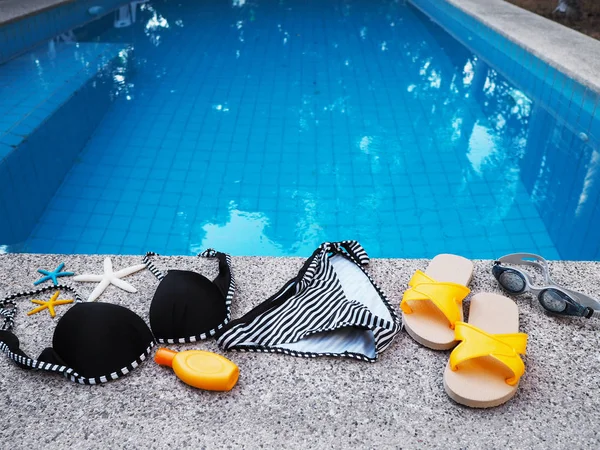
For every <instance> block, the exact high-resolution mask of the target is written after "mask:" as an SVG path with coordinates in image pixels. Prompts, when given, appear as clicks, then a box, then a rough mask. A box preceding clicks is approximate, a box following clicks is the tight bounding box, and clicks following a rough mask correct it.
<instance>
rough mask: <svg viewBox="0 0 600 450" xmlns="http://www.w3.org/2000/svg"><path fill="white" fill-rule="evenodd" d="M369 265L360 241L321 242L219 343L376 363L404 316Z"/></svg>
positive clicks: (235, 347) (232, 325)
mask: <svg viewBox="0 0 600 450" xmlns="http://www.w3.org/2000/svg"><path fill="white" fill-rule="evenodd" d="M368 263H369V257H368V256H367V253H366V252H365V250H364V249H363V248H362V247H361V245H360V244H359V243H358V242H356V241H342V242H334V243H330V242H326V243H324V244H321V246H319V248H317V249H316V250H315V251H314V253H313V254H312V256H311V257H310V258H309V259H308V260H307V261H306V262H305V264H304V266H303V267H302V269H301V270H300V272H299V273H298V275H297V276H296V277H295V278H294V279H292V280H290V281H288V282H287V283H286V284H285V286H284V287H283V288H282V289H281V290H280V291H279V292H277V293H276V294H275V295H273V296H272V297H271V298H269V299H268V300H266V301H265V302H263V303H262V304H260V305H259V306H257V307H256V308H254V309H253V310H251V311H250V312H248V313H247V314H246V315H244V316H243V317H241V318H239V319H237V320H234V321H232V322H230V323H229V324H228V325H226V326H225V328H224V329H223V330H222V332H221V333H220V334H219V336H218V340H217V342H218V344H219V345H220V346H221V347H222V348H223V349H225V350H238V351H252V352H280V353H285V354H288V355H294V356H302V357H314V356H344V357H350V358H356V359H361V360H366V361H371V362H372V361H375V360H376V359H377V356H378V355H379V353H380V352H383V351H384V350H385V349H386V348H387V347H389V345H390V344H391V343H392V340H393V339H394V337H395V336H396V334H397V333H398V331H399V330H400V320H399V318H398V316H397V314H396V312H395V311H394V309H393V308H392V307H391V305H390V303H389V302H388V300H387V298H386V296H385V294H384V293H383V292H382V291H381V289H380V288H379V287H378V286H377V285H376V284H375V282H374V281H373V280H372V279H371V277H370V276H369V275H368V274H367V272H366V271H365V270H364V269H363V266H364V265H367V264H368Z"/></svg>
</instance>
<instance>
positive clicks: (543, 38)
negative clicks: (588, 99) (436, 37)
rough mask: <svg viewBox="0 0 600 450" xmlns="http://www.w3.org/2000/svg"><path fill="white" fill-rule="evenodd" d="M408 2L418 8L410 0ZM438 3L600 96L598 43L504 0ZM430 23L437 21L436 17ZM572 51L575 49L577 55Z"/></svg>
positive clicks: (464, 0)
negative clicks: (472, 19)
mask: <svg viewBox="0 0 600 450" xmlns="http://www.w3.org/2000/svg"><path fill="white" fill-rule="evenodd" d="M409 1H410V3H411V4H412V5H413V6H415V7H416V8H419V7H418V5H417V4H416V3H415V2H414V1H412V0H409ZM440 1H444V2H446V3H449V4H450V5H452V6H454V7H456V8H457V9H459V10H461V11H463V12H464V13H466V14H468V15H470V16H472V17H474V18H475V19H477V20H478V21H480V22H481V23H483V24H484V25H486V26H487V27H489V28H491V29H492V30H494V31H496V32H497V33H499V34H501V35H502V36H504V37H505V38H507V39H509V40H510V41H512V42H514V43H515V44H517V45H519V46H521V47H522V48H524V49H525V50H527V51H528V52H530V53H532V54H533V55H535V56H537V57H538V58H540V59H542V60H543V61H545V62H546V63H548V64H550V65H551V66H553V67H554V68H556V69H558V70H560V71H561V72H563V73H565V74H566V75H568V76H569V77H571V78H572V79H574V80H576V81H578V82H579V83H581V84H582V85H584V86H586V87H588V88H590V89H592V90H594V91H596V92H598V93H600V41H599V40H596V39H594V38H591V37H589V36H587V35H585V34H583V33H580V32H578V31H575V30H573V29H571V28H568V27H566V26H564V25H561V24H559V23H557V22H554V21H552V20H550V19H547V18H545V17H542V16H540V15H538V14H535V13H533V12H531V11H528V10H525V9H523V8H520V7H518V6H516V5H513V4H512V3H508V2H506V1H504V0H440ZM419 9H420V8H419ZM432 20H433V21H434V22H438V23H439V22H440V21H438V20H436V18H432ZM442 27H443V24H442ZM573 49H577V52H574V51H573Z"/></svg>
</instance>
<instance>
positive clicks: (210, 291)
mask: <svg viewBox="0 0 600 450" xmlns="http://www.w3.org/2000/svg"><path fill="white" fill-rule="evenodd" d="M152 255H153V254H148V255H146V257H145V258H144V261H145V263H146V264H147V265H148V267H149V268H150V270H151V271H152V273H154V275H155V276H157V277H158V278H159V279H160V280H161V282H160V283H159V286H158V288H157V290H156V292H155V294H154V298H153V299H152V304H151V307H150V323H151V327H152V330H155V332H154V334H153V332H152V331H151V330H150V328H149V327H148V325H147V324H146V322H144V320H142V319H141V318H140V317H139V316H138V315H137V314H135V313H134V312H132V311H131V310H129V309H127V308H125V307H123V306H119V305H114V304H111V303H102V302H94V303H88V302H83V301H82V299H81V297H80V296H79V295H78V294H77V293H76V292H75V291H74V290H73V288H71V287H70V286H66V285H59V286H47V287H44V288H41V289H37V290H34V291H29V292H22V293H18V294H13V295H10V296H8V297H7V298H5V299H4V300H3V301H2V302H0V316H2V317H4V318H5V319H4V326H3V330H2V331H0V350H2V351H4V352H5V353H6V354H7V355H8V357H9V358H11V359H12V360H14V361H15V362H16V363H17V364H18V365H19V366H20V367H23V368H25V369H41V370H44V371H48V372H57V373H62V374H63V375H64V376H66V377H67V378H69V379H70V380H71V381H74V382H78V383H81V384H98V383H103V382H106V381H109V380H114V379H117V378H119V377H121V376H123V375H126V374H128V373H129V372H131V371H132V370H133V369H135V368H136V367H138V365H139V364H140V363H141V362H142V361H144V360H145V359H146V358H147V357H148V355H149V354H150V352H151V351H152V347H153V346H154V344H155V340H156V341H158V342H181V343H184V342H193V341H195V340H198V339H205V338H206V337H209V336H212V335H214V334H215V333H216V331H217V330H218V329H220V328H222V327H223V326H224V325H225V324H226V323H227V322H228V321H229V320H230V306H231V300H232V298H233V292H234V287H235V285H234V281H233V277H232V275H231V270H230V260H229V255H226V254H223V253H219V252H214V251H209V252H205V253H204V254H202V255H200V256H205V257H213V256H214V257H216V258H217V259H218V260H219V275H218V276H217V278H216V279H215V282H214V283H213V282H211V281H210V280H208V279H207V278H205V277H204V276H202V275H200V274H197V273H195V272H191V271H181V270H175V271H169V272H168V274H167V275H166V276H164V275H163V274H162V273H161V272H160V271H159V270H158V269H157V268H156V267H155V266H154V265H153V264H152V263H151V262H150V261H149V257H150V256H152ZM50 290H65V291H69V292H71V293H72V294H73V295H74V297H75V300H76V302H77V303H76V304H75V305H74V306H73V307H71V308H70V309H69V310H68V311H67V312H66V313H65V314H64V315H63V317H62V318H61V319H60V320H59V321H58V324H57V325H56V328H55V330H54V335H53V339H52V347H51V348H50V347H49V348H46V349H45V350H44V351H43V352H42V353H41V354H40V356H39V357H38V359H37V360H36V359H32V358H30V357H29V356H27V355H26V354H25V353H24V352H23V351H22V350H21V349H20V344H19V340H18V338H17V337H16V336H15V335H14V334H13V333H12V332H11V331H10V329H11V328H12V326H13V316H14V312H15V307H16V303H15V301H14V300H15V299H16V298H18V297H25V296H32V295H38V294H40V293H43V292H46V291H50Z"/></svg>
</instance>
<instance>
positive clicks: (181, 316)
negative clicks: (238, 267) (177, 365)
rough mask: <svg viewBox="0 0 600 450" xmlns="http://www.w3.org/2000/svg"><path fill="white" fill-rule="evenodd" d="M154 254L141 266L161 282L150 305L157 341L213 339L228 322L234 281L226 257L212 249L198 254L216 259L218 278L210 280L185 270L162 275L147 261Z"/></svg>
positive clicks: (227, 257)
mask: <svg viewBox="0 0 600 450" xmlns="http://www.w3.org/2000/svg"><path fill="white" fill-rule="evenodd" d="M154 255H155V253H147V254H146V257H145V258H144V263H145V264H146V265H147V266H148V268H149V269H150V271H151V272H152V273H153V274H154V276H156V277H157V278H158V279H159V280H160V283H159V285H158V288H157V289H156V292H155V293H154V298H153V299H152V303H151V304H150V326H151V327H152V331H153V332H154V336H155V337H156V340H157V341H158V342H160V343H169V344H174V343H181V344H183V343H187V342H195V341H198V340H203V339H206V338H208V337H210V336H214V335H215V334H216V333H217V331H218V330H220V329H221V328H223V327H224V326H225V325H226V324H227V323H228V322H229V320H230V319H231V301H232V299H233V292H234V290H235V282H234V280H233V276H232V275H231V269H230V266H231V262H230V257H229V255H226V254H224V253H220V252H215V251H214V250H207V251H205V252H204V253H202V254H201V255H200V256H204V257H216V258H217V259H218V260H219V275H217V277H216V278H215V279H214V280H213V281H210V280H209V279H208V278H206V277H205V276H204V275H200V274H199V273H196V272H190V271H184V270H169V271H168V272H167V275H166V276H165V275H163V274H162V272H161V271H160V270H158V269H157V268H156V266H155V265H154V264H153V263H152V262H151V261H150V257H151V256H154ZM199 300H200V301H199Z"/></svg>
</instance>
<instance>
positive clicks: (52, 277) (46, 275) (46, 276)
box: [33, 263, 75, 286]
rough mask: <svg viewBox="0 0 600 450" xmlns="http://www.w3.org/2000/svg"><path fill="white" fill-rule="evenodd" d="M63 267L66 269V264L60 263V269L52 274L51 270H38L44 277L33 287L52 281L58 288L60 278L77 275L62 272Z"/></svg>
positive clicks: (35, 282)
mask: <svg viewBox="0 0 600 450" xmlns="http://www.w3.org/2000/svg"><path fill="white" fill-rule="evenodd" d="M63 267H65V263H60V264H59V265H58V267H57V268H56V269H54V270H53V271H52V272H50V271H49V270H44V269H38V272H39V273H41V274H42V275H44V276H43V277H42V278H40V279H39V280H37V281H34V282H33V285H34V286H37V285H38V284H40V283H43V282H44V281H48V280H52V282H53V283H54V286H58V280H57V278H58V277H70V276H73V275H75V274H74V273H73V272H61V270H62V268H63Z"/></svg>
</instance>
